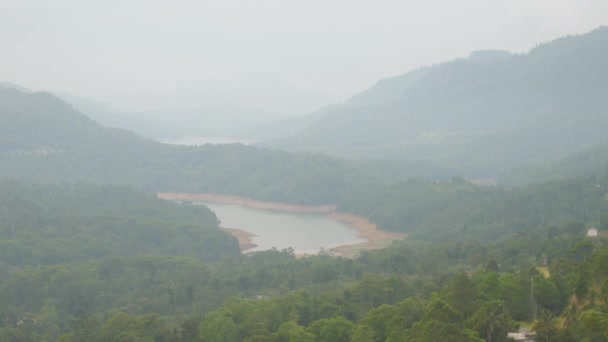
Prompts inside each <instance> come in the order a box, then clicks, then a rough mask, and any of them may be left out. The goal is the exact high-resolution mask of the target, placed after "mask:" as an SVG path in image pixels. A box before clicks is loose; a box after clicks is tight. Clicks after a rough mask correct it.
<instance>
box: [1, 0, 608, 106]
mask: <svg viewBox="0 0 608 342" xmlns="http://www.w3.org/2000/svg"><path fill="white" fill-rule="evenodd" d="M601 25H608V1H606V0H459V1H454V0H425V1H422V0H418V1H409V0H375V1H371V0H367V1H361V0H323V1H321V0H173V1H166V0H162V1H161V0H98V1H94V0H0V47H1V48H0V49H1V50H0V51H1V52H0V82H1V81H6V82H12V83H16V84H19V85H22V86H24V87H27V88H30V89H33V90H47V91H62V92H69V93H72V94H75V95H79V96H84V97H88V98H92V99H96V100H99V101H104V102H108V103H111V104H113V105H114V106H115V107H117V108H121V109H129V110H148V109H156V108H195V107H197V106H203V105H206V104H222V103H226V104H228V103H229V104H233V105H239V106H242V107H247V108H257V109H262V110H265V111H267V112H272V113H277V114H284V115H294V114H304V113H307V112H312V111H314V110H315V109H316V108H318V107H320V106H323V105H325V104H329V103H339V102H342V101H344V100H346V99H347V98H349V97H350V96H352V95H354V94H356V93H358V92H360V91H362V90H365V89H366V88H369V87H370V86H372V85H373V84H374V83H375V82H377V81H378V80H380V79H382V78H385V77H390V76H396V75H400V74H403V73H405V72H407V71H409V70H412V69H415V68H418V67H420V66H423V65H432V64H434V63H440V62H443V61H447V60H451V59H454V58H457V57H466V56H468V54H469V53H470V52H471V51H474V50H484V49H501V50H508V51H511V52H515V53H524V52H527V51H528V50H530V49H531V48H533V47H534V46H536V45H538V44H539V43H542V42H546V41H550V40H552V39H555V38H559V37H562V36H566V35H573V34H581V33H585V32H588V31H590V30H592V29H594V28H597V27H599V26H601Z"/></svg>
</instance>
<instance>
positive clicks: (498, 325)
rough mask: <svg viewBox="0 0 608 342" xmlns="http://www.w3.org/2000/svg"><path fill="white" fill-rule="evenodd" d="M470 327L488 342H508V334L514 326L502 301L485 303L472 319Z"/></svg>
mask: <svg viewBox="0 0 608 342" xmlns="http://www.w3.org/2000/svg"><path fill="white" fill-rule="evenodd" d="M469 325H470V327H471V328H472V329H474V330H476V331H477V332H479V335H480V336H485V338H486V341H487V342H493V341H504V340H506V336H507V332H508V331H509V328H510V327H511V326H512V325H513V322H512V320H511V317H509V315H507V314H506V313H505V308H504V304H503V303H502V302H501V301H492V302H486V303H484V304H483V305H482V306H481V308H480V309H479V310H477V312H475V314H474V315H473V317H471V319H470V322H469Z"/></svg>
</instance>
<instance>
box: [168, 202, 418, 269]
mask: <svg viewBox="0 0 608 342" xmlns="http://www.w3.org/2000/svg"><path fill="white" fill-rule="evenodd" d="M157 195H158V197H159V198H162V199H166V200H171V201H190V202H213V203H220V204H234V205H240V206H243V207H247V208H252V209H263V210H274V211H282V212H289V213H308V214H327V217H329V218H330V219H332V220H336V221H340V222H344V223H346V224H347V225H348V226H349V227H350V228H352V229H355V230H356V231H357V232H358V234H357V236H358V237H360V238H363V239H366V240H367V242H364V243H359V244H354V245H344V246H338V247H335V248H331V249H330V250H329V251H330V253H331V254H333V255H336V256H342V257H347V258H354V257H357V256H358V255H359V254H360V252H361V251H363V250H373V249H380V248H385V247H387V246H390V244H391V243H392V242H393V241H395V240H403V239H405V238H406V237H407V234H401V233H391V232H386V231H382V230H379V229H378V227H377V225H376V224H374V223H372V222H370V221H369V220H368V219H366V218H365V217H362V216H357V215H353V214H349V213H343V212H339V211H336V209H337V206H336V205H333V204H330V205H319V206H303V205H293V204H287V203H279V202H262V201H256V200H252V199H249V198H245V197H239V196H223V195H214V194H189V193H158V194H157ZM222 229H224V230H225V231H226V232H228V233H230V234H232V235H233V236H235V237H236V238H237V239H238V240H239V246H241V251H243V252H244V251H247V250H248V249H250V248H253V247H255V246H256V245H255V244H254V243H253V242H252V238H253V237H254V236H255V235H254V234H251V233H249V232H247V231H244V230H242V229H235V228H222Z"/></svg>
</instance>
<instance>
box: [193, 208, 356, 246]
mask: <svg viewBox="0 0 608 342" xmlns="http://www.w3.org/2000/svg"><path fill="white" fill-rule="evenodd" d="M203 204H204V205H206V206H207V207H209V209H211V210H213V211H214V212H215V214H216V215H217V217H218V218H219V219H220V221H221V224H220V225H221V226H222V227H225V228H236V229H241V230H244V231H247V232H249V233H252V234H255V235H256V236H254V237H253V238H252V241H253V243H255V244H256V245H257V247H254V248H252V249H248V250H246V252H255V251H264V250H269V249H272V248H273V247H276V248H277V249H279V250H281V249H285V248H289V247H291V248H293V249H294V252H295V253H296V254H316V253H318V252H319V250H320V249H321V248H325V249H330V248H334V247H338V246H344V245H353V244H358V243H363V242H367V240H366V239H362V238H360V237H357V233H358V232H357V231H356V230H355V229H352V228H350V227H348V225H347V224H346V223H343V222H340V221H336V220H332V219H330V218H328V217H327V216H326V215H324V214H300V213H287V212H279V211H270V210H260V209H252V208H247V207H243V206H239V205H232V204H218V203H209V202H206V203H203Z"/></svg>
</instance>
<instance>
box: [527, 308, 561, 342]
mask: <svg viewBox="0 0 608 342" xmlns="http://www.w3.org/2000/svg"><path fill="white" fill-rule="evenodd" d="M556 322H557V320H556V319H555V317H554V316H553V314H552V313H551V312H549V311H547V310H543V312H542V313H541V315H540V317H539V318H538V319H537V320H535V321H534V323H532V331H534V332H536V334H537V337H538V338H539V339H541V340H544V341H545V342H549V341H550V338H553V337H554V336H555V335H557V326H556Z"/></svg>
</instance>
